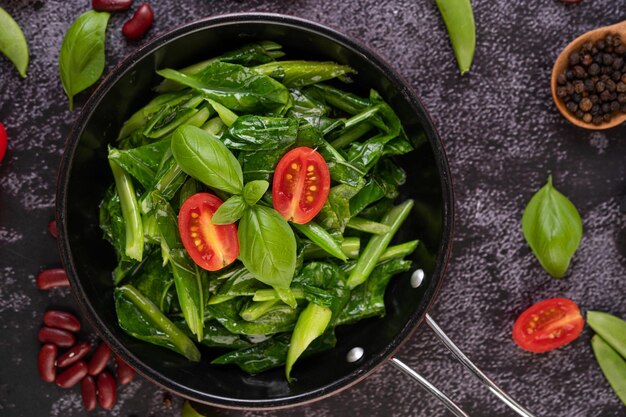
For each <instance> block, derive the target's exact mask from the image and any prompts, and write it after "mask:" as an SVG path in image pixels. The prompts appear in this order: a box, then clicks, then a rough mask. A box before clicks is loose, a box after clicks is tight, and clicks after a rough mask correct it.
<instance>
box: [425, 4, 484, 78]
mask: <svg viewBox="0 0 626 417" xmlns="http://www.w3.org/2000/svg"><path fill="white" fill-rule="evenodd" d="M435 1H436V3H437V7H438V8H439V12H440V13H441V17H443V22H444V23H445V24H446V28H447V29H448V35H449V36H450V42H451V43H452V49H453V50H454V56H455V57H456V62H457V64H458V66H459V71H461V75H463V74H465V73H466V72H468V71H469V70H470V67H471V66H472V60H473V59H474V49H475V48H476V27H475V24H474V12H473V11H472V3H471V1H470V0H435Z"/></svg>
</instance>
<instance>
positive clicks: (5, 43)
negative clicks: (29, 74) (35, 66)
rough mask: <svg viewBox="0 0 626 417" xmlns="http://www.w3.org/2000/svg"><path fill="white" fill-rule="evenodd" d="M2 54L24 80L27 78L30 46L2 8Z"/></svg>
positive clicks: (0, 41)
mask: <svg viewBox="0 0 626 417" xmlns="http://www.w3.org/2000/svg"><path fill="white" fill-rule="evenodd" d="M0 52H1V53H3V54H4V55H5V56H6V57H7V58H9V60H10V61H11V62H13V65H15V68H17V71H18V72H19V73H20V75H21V76H22V78H26V69H27V68H28V44H27V43H26V38H25V37H24V32H22V29H21V28H20V26H19V25H18V24H17V22H16V21H15V20H13V18H12V17H11V15H9V14H8V13H7V12H6V11H5V10H4V9H3V8H2V7H0Z"/></svg>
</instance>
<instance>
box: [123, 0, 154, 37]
mask: <svg viewBox="0 0 626 417" xmlns="http://www.w3.org/2000/svg"><path fill="white" fill-rule="evenodd" d="M153 21H154V13H153V12H152V8H151V7H150V5H149V4H148V3H144V4H142V5H141V6H139V8H138V9H137V11H136V12H135V14H134V15H133V17H131V18H130V19H129V20H128V21H127V22H126V23H124V26H123V27H122V33H123V34H124V36H126V38H127V39H130V40H135V39H139V38H141V37H142V36H143V35H145V33H146V32H147V31H148V29H150V26H152V22H153Z"/></svg>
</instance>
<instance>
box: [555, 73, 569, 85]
mask: <svg viewBox="0 0 626 417" xmlns="http://www.w3.org/2000/svg"><path fill="white" fill-rule="evenodd" d="M566 82H567V78H565V74H559V75H558V76H557V77H556V83H557V84H558V85H565V83H566Z"/></svg>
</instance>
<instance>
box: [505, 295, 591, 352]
mask: <svg viewBox="0 0 626 417" xmlns="http://www.w3.org/2000/svg"><path fill="white" fill-rule="evenodd" d="M584 325H585V322H584V320H583V318H582V316H581V315H580V309H579V308H578V306H577V305H576V303H574V302H573V301H572V300H568V299H567V298H550V299H548V300H544V301H540V302H538V303H537V304H535V305H533V306H531V307H529V308H528V309H527V310H526V311H524V312H523V313H522V315H521V316H519V317H518V318H517V320H516V321H515V325H514V326H513V340H515V343H517V344H518V345H519V347H521V348H522V349H524V350H527V351H529V352H535V353H543V352H548V351H550V350H553V349H556V348H558V347H561V346H564V345H566V344H568V343H570V342H572V341H574V340H576V338H578V336H580V333H581V332H582V331H583V326H584Z"/></svg>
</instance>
